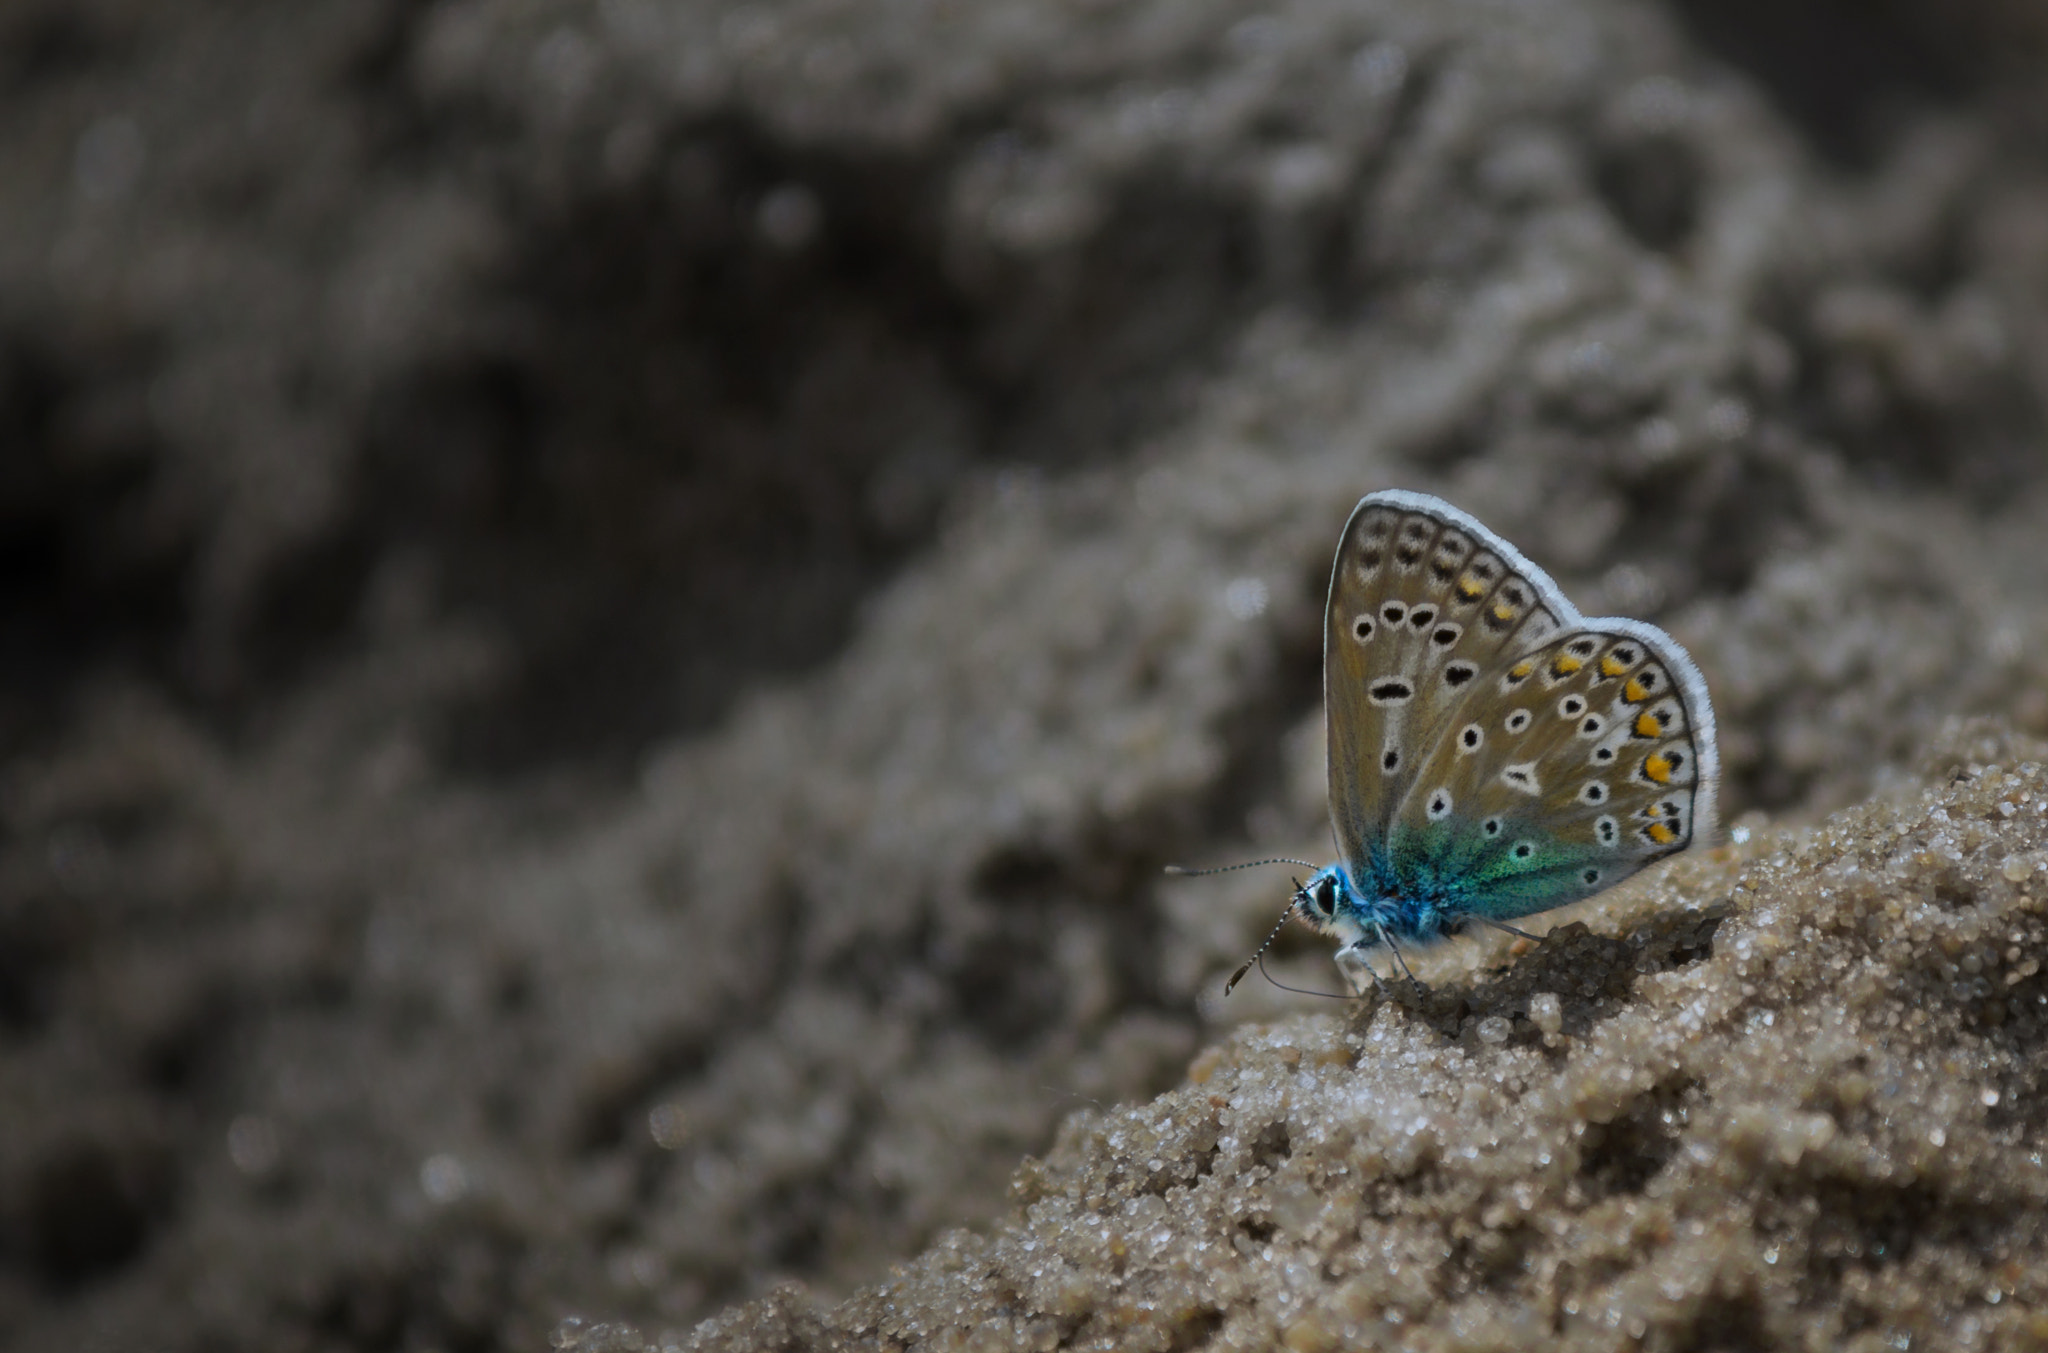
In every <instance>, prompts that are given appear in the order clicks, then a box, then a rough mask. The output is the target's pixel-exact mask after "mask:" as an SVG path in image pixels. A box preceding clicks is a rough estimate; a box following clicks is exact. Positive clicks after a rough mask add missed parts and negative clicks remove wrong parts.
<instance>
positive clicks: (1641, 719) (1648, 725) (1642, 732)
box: [1636, 710, 1664, 738]
mask: <svg viewBox="0 0 2048 1353" xmlns="http://www.w3.org/2000/svg"><path fill="white" fill-rule="evenodd" d="M1663 731H1664V721H1663V720H1662V719H1660V718H1658V717H1657V716H1656V715H1654V714H1651V713H1650V712H1648V711H1647V710H1645V711H1644V712H1643V713H1641V714H1638V715H1636V736H1637V737H1639V738H1654V737H1656V736H1657V735H1658V734H1659V733H1661V732H1663Z"/></svg>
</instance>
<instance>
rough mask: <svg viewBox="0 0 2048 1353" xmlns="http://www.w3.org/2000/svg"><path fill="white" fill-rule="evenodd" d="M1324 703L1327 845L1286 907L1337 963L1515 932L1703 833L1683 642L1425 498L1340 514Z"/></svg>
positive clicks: (1698, 698) (1704, 761)
mask: <svg viewBox="0 0 2048 1353" xmlns="http://www.w3.org/2000/svg"><path fill="white" fill-rule="evenodd" d="M1323 698H1324V708H1325V719H1326V721H1327V731H1328V735H1329V776H1330V824H1331V827H1332V829H1333V831H1334V833H1335V835H1336V840H1337V852H1338V856H1339V858H1338V860H1337V862H1336V863H1335V864H1331V865H1328V866H1326V867H1325V868H1323V869H1322V870H1320V871H1319V872H1318V873H1316V874H1315V875H1314V876H1313V877H1311V878H1310V879H1309V881H1308V882H1307V883H1306V884H1303V885H1301V887H1300V888H1299V889H1298V890H1297V891H1296V893H1295V897H1294V901H1293V903H1292V904H1291V906H1290V908H1289V912H1288V915H1290V916H1292V917H1294V918H1296V919H1299V920H1301V921H1303V922H1305V923H1307V925H1308V926H1309V927H1310V928H1312V929H1314V930H1316V931H1318V932H1320V933H1322V934H1324V935H1328V936H1331V937H1333V938H1335V939H1337V940H1338V941H1340V943H1341V948H1340V949H1339V950H1338V954H1337V957H1338V961H1339V964H1340V966H1348V965H1349V964H1350V963H1353V962H1363V960H1364V958H1365V955H1366V953H1367V952H1368V951H1369V950H1371V949H1372V948H1374V947H1376V946H1380V945H1384V946H1386V947H1388V948H1389V949H1390V950H1391V951H1392V952H1393V955H1394V957H1395V958H1396V960H1397V961H1398V960H1399V956H1400V949H1399V946H1400V945H1402V944H1417V945H1419V944H1427V943H1429V942H1431V941H1434V940H1437V939H1440V938H1442V937H1443V936H1445V935H1448V934H1453V933H1456V932H1457V931H1458V930H1459V929H1461V928H1462V926H1463V925H1464V924H1465V923H1466V922H1469V921H1477V922H1482V923H1485V924H1489V925H1494V926H1497V927H1499V928H1501V929H1505V930H1513V929H1514V927H1512V926H1508V925H1506V924H1505V922H1507V921H1510V920H1513V919H1514V918H1516V917H1519V916H1528V915H1530V914H1532V913H1535V912H1541V911H1549V910H1551V909H1552V908H1554V907H1562V906H1565V905H1566V904H1568V903H1572V902H1577V901H1579V900H1581V899H1582V898H1586V897H1590V896H1592V895H1593V894H1594V893H1597V892H1601V891H1603V890H1604V889H1607V888H1610V887H1612V886H1613V885H1615V884H1617V883H1619V882H1621V881H1622V880H1623V879H1625V878H1627V877H1629V876H1630V875H1631V874H1634V873H1636V872H1637V871H1638V870H1640V869H1642V868H1643V867H1644V866H1646V865H1649V864H1651V863H1653V862H1654V861H1657V860H1660V859H1663V858H1664V857H1665V856H1667V855H1673V854H1676V853H1677V852H1679V851H1681V850H1684V849H1685V848H1686V847H1688V846H1690V845H1692V844H1693V843H1694V842H1695V841H1699V840H1703V839H1707V838H1708V837H1710V836H1711V835H1712V833H1713V824H1714V807H1715V802H1714V801H1715V790H1716V787H1717V777H1718V773H1719V756H1718V753H1717V752H1716V750H1715V745H1714V708H1713V704H1712V702H1711V701H1710V700H1709V699H1708V697H1707V686H1706V682H1705V680H1704V679H1702V678H1701V676H1700V672H1699V669H1698V668H1697V667H1695V666H1694V665H1693V661H1692V659H1691V658H1690V657H1688V656H1687V655H1686V652H1685V650H1684V649H1683V648H1681V647H1679V645H1678V643H1677V642H1676V641H1675V640H1674V639H1672V637H1671V636H1670V635H1668V634H1666V633H1665V632H1664V631H1663V630H1661V629H1658V628H1657V627H1656V626H1655V625H1650V624H1645V623H1644V622H1642V621H1640V620H1628V619H1621V618H1611V617H1610V618H1601V619H1593V620H1588V619H1586V618H1585V617H1584V616H1582V615H1580V614H1579V612H1578V610H1577V609H1576V608H1574V607H1573V606H1572V604H1571V603H1570V602H1569V601H1567V600H1565V597H1564V594H1563V593H1562V592H1561V591H1559V590H1558V587H1557V584H1556V583H1554V582H1552V581H1551V580H1550V576H1549V575H1548V574H1546V573H1545V572H1544V571H1543V570H1542V569H1540V568H1538V567H1537V566H1536V565H1534V564H1533V563H1531V562H1529V560H1528V559H1527V558H1525V557H1524V556H1523V555H1522V554H1521V552H1520V551H1518V550H1517V549H1515V547H1514V546H1512V545H1510V544H1508V543H1507V542H1506V541H1505V540H1503V539H1501V538H1500V537H1499V536H1497V535H1495V534H1494V533H1493V532H1492V531H1489V530H1488V529H1487V528H1486V527H1484V526H1482V525H1481V524H1480V523H1479V522H1477V521H1476V520H1474V519H1473V518H1472V517H1471V516H1469V515H1467V514H1466V513H1464V512H1461V511H1459V510H1458V509H1457V508H1455V507H1452V506H1451V505H1450V504H1449V503H1446V502H1444V501H1442V500H1441V499H1438V498H1434V497H1432V496H1430V495H1429V494H1426V493H1414V492H1408V491H1405V490H1398V489H1388V490H1384V491H1382V492H1379V493H1372V494H1368V495H1366V496H1365V497H1364V498H1362V499H1360V500H1359V503H1358V506H1357V508H1355V509H1354V510H1353V511H1352V513H1351V519H1350V520H1349V521H1348V522H1347V523H1346V524H1345V526H1344V535H1343V537H1342V539H1341V540H1340V541H1339V543H1338V546H1337V558H1336V562H1335V564H1334V565H1333V566H1332V569H1331V573H1330V598H1329V604H1328V607H1327V608H1326V610H1325V612H1324V620H1323ZM1283 924H1284V920H1283ZM1516 933H1520V932H1516ZM1366 970H1367V971H1368V972H1371V968H1370V965H1366ZM1240 971H1242V970H1240ZM1234 980H1235V979H1233V981H1234ZM1375 980H1377V979H1375Z"/></svg>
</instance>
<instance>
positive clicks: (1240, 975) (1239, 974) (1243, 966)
mask: <svg viewBox="0 0 2048 1353" xmlns="http://www.w3.org/2000/svg"><path fill="white" fill-rule="evenodd" d="M1262 863H1263V862H1262ZM1230 867H1231V868H1233V869H1242V868H1245V867H1247V866H1244V865H1232V866H1230ZM1204 872H1207V873H1220V872H1221V871H1220V870H1206V871H1204ZM1294 894H1295V896H1296V897H1299V896H1300V895H1301V880H1299V879H1296V880H1295V882H1294ZM1292 915H1294V900H1293V898H1289V899H1288V902H1287V909H1286V910H1285V911H1283V912H1281V913H1280V919H1279V920H1278V921H1277V922H1275V923H1274V926H1273V929H1272V931H1271V933H1269V934H1268V935H1267V936H1266V938H1265V941H1264V943H1262V944H1260V945H1259V947H1258V948H1257V949H1254V950H1253V951H1252V956H1251V957H1250V958H1248V959H1246V960H1245V961H1244V962H1242V963H1240V964H1238V965H1237V971H1236V972H1234V973H1232V974H1230V980H1229V981H1228V982H1225V983H1224V984H1223V994H1224V995H1226V996H1228V995H1229V994H1230V993H1231V992H1232V991H1234V990H1236V989H1237V984H1238V983H1239V982H1242V981H1243V980H1244V975H1245V974H1246V973H1248V972H1250V971H1251V970H1252V964H1254V963H1256V964H1258V965H1259V971H1260V972H1264V971H1265V970H1266V964H1265V957H1266V946H1267V945H1269V944H1271V943H1272V942H1273V941H1274V940H1275V939H1277V938H1279V935H1280V932H1281V931H1283V930H1285V929H1286V928H1287V918H1288V917H1290V916H1292ZM1266 980H1267V981H1268V982H1272V981H1273V979H1272V978H1270V977H1268V978H1267V979H1266ZM1273 985H1274V986H1276V987H1277V986H1279V985H1280V984H1279V983H1278V982H1273ZM1289 990H1292V988H1289Z"/></svg>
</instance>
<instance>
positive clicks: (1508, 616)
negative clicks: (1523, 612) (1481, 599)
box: [1493, 601, 1515, 620]
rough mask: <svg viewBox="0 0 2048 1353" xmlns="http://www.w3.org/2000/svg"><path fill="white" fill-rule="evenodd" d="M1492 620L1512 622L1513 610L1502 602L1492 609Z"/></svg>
mask: <svg viewBox="0 0 2048 1353" xmlns="http://www.w3.org/2000/svg"><path fill="white" fill-rule="evenodd" d="M1493 618H1494V619H1495V620H1513V619H1514V618H1515V608H1514V607H1512V606H1510V605H1508V604H1507V603H1506V602H1504V601H1503V602H1501V603H1500V604H1499V605H1497V606H1495V607H1494V608H1493Z"/></svg>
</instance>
